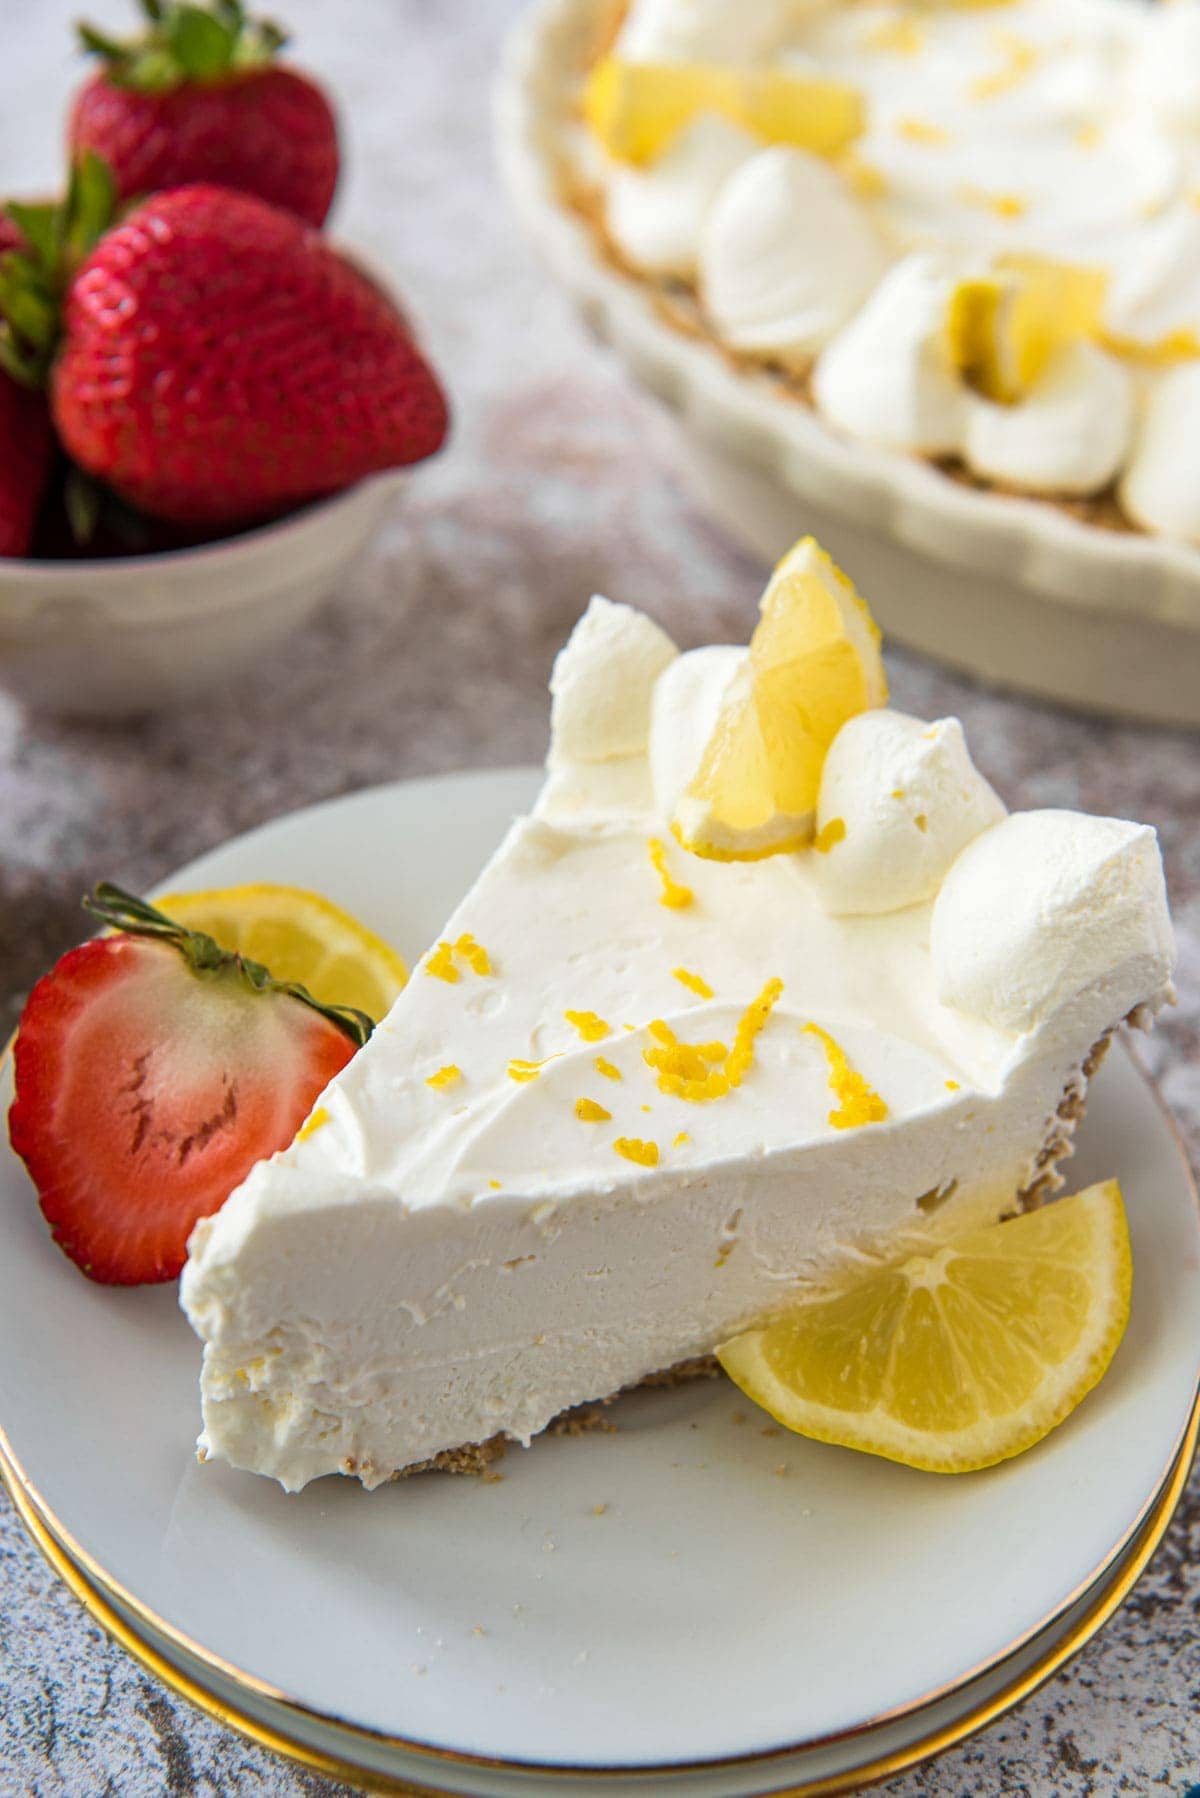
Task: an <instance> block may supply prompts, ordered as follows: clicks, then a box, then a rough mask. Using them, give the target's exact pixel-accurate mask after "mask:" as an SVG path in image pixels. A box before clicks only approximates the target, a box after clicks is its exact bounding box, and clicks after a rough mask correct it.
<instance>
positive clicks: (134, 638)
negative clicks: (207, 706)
mask: <svg viewBox="0 0 1200 1798" xmlns="http://www.w3.org/2000/svg"><path fill="white" fill-rule="evenodd" d="M406 475H407V470H405V469H393V470H389V471H388V472H387V473H386V474H381V475H375V476H373V477H372V478H371V479H369V480H366V481H360V482H359V483H358V484H357V485H356V486H354V487H350V488H347V490H346V491H345V492H344V493H337V494H334V495H333V496H332V497H331V498H329V499H324V500H318V501H316V502H315V503H314V504H312V505H310V506H306V507H305V508H304V510H303V511H300V512H294V513H292V514H291V515H290V516H289V517H287V518H284V519H281V520H280V521H279V522H278V523H276V524H269V525H264V526H263V527H262V528H261V529H259V530H253V531H246V532H244V533H243V534H242V535H241V536H240V537H230V538H227V539H225V540H224V541H222V542H219V543H208V544H204V545H201V546H200V547H199V548H196V549H182V550H172V551H168V552H166V553H164V554H161V555H145V556H122V557H116V558H112V559H109V560H103V561H100V560H97V561H79V562H33V561H21V560H17V559H0V686H3V687H5V688H7V689H8V691H9V692H10V693H13V694H15V695H16V697H17V698H19V699H22V700H24V701H26V702H27V703H28V704H29V705H31V706H38V707H44V708H46V709H49V710H52V711H57V712H67V713H70V714H73V715H75V716H78V717H86V718H119V717H128V716H130V715H132V714H135V713H138V712H147V711H154V710H157V709H159V708H161V707H163V706H168V705H173V704H175V703H177V702H180V701H186V700H189V699H191V698H193V697H194V696H195V695H196V694H198V693H200V692H201V691H203V689H204V688H205V687H211V686H215V685H217V684H218V683H219V682H220V681H222V680H224V679H227V678H228V677H229V676H230V675H231V674H236V673H238V672H239V671H241V670H243V669H245V668H248V667H250V666H251V665H252V664H253V662H254V661H255V660H256V659H257V658H258V656H259V655H260V654H262V652H263V651H264V650H266V649H267V648H268V647H269V645H270V644H272V643H273V642H275V641H276V640H277V639H278V638H279V637H281V636H282V635H283V634H284V633H285V632H286V631H287V630H289V629H290V628H291V627H292V626H293V625H296V624H298V623H299V622H300V620H301V619H302V618H304V617H305V616H306V615H307V614H308V613H309V612H311V611H312V609H313V607H314V606H315V605H316V604H317V603H318V601H319V600H322V599H324V598H325V597H326V596H327V595H328V594H329V593H331V592H332V591H333V590H334V588H335V587H336V586H337V583H338V580H339V578H340V576H341V575H342V573H343V572H344V571H345V569H346V568H347V567H348V565H349V564H350V562H351V561H352V560H353V558H354V557H355V556H356V555H357V553H358V552H359V550H361V549H362V548H363V546H364V544H365V543H366V542H367V541H368V539H369V538H370V537H371V535H372V534H373V532H374V531H375V529H376V526H377V525H378V524H379V522H380V520H381V519H382V517H383V515H384V513H385V511H386V510H387V508H388V506H389V504H390V502H391V499H392V497H393V495H394V493H395V491H396V489H397V487H398V486H399V484H400V483H401V482H402V481H403V480H404V479H405V477H406Z"/></svg>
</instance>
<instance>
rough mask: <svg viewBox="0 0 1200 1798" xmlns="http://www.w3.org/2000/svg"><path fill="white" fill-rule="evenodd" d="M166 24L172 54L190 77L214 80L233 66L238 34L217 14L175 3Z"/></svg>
mask: <svg viewBox="0 0 1200 1798" xmlns="http://www.w3.org/2000/svg"><path fill="white" fill-rule="evenodd" d="M165 25H166V35H167V43H168V45H169V47H170V50H171V54H172V56H173V57H174V58H175V61H176V63H177V64H178V66H179V68H180V70H181V71H182V73H183V75H184V78H185V79H186V80H188V81H211V80H213V78H214V77H215V76H217V75H223V74H224V73H225V72H226V70H227V69H228V68H229V65H230V63H231V62H232V60H233V49H234V44H235V43H236V41H237V36H236V33H235V32H234V31H231V30H230V28H229V26H228V25H227V24H226V23H225V22H224V20H222V19H220V18H218V17H217V15H216V13H213V12H206V11H205V10H204V8H203V7H201V6H187V5H182V6H175V7H173V8H172V9H171V13H170V15H169V16H168V18H167V19H166V21H165Z"/></svg>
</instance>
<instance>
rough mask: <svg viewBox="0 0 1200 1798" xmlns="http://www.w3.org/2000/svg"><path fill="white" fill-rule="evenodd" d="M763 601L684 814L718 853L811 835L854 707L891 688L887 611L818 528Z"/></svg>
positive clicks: (697, 849) (702, 847)
mask: <svg viewBox="0 0 1200 1798" xmlns="http://www.w3.org/2000/svg"><path fill="white" fill-rule="evenodd" d="M759 610H760V612H761V617H760V619H759V622H758V625H757V626H756V628H755V631H754V635H753V637H752V638H751V639H750V652H749V655H748V657H747V659H746V662H745V664H744V666H743V667H742V668H741V669H740V670H739V672H738V674H737V675H736V676H735V677H734V680H733V681H732V682H731V684H730V686H729V688H728V689H727V690H726V693H725V696H724V699H723V700H722V704H721V710H720V713H719V715H718V717H717V721H716V724H715V725H714V727H713V730H712V734H711V736H710V737H709V739H708V742H707V744H706V746H705V748H704V751H703V753H702V755H701V758H700V762H699V766H698V768H697V771H696V775H695V777H694V779H693V780H692V782H691V784H690V785H689V786H688V787H687V788H686V789H685V791H684V793H683V796H682V798H681V799H680V800H679V803H678V805H677V807H676V811H675V817H674V819H673V821H672V828H673V830H674V832H675V835H676V836H677V837H678V839H679V841H680V842H681V843H682V845H683V847H684V848H685V849H690V850H691V851H692V853H693V854H695V855H702V856H707V857H709V858H711V859H714V860H718V861H752V860H756V859H757V858H758V857H760V856H764V855H775V854H778V853H779V852H780V851H781V850H787V849H797V848H801V847H802V846H803V845H804V844H805V843H807V842H809V841H810V840H811V838H812V835H813V828H814V821H815V817H816V807H817V788H818V786H819V784H820V779H821V767H822V764H823V763H824V760H825V755H826V751H827V750H828V748H829V745H830V744H831V743H832V741H833V739H834V737H835V736H836V735H837V733H838V731H839V730H840V729H841V727H842V725H843V724H844V723H845V722H846V720H847V718H851V717H853V716H854V715H855V713H857V712H862V711H865V710H866V709H867V708H868V707H869V706H876V705H882V704H883V703H884V701H885V700H886V698H887V678H886V676H885V674H884V672H883V661H882V659H881V657H880V653H879V642H880V638H879V631H878V629H877V628H876V625H875V621H874V619H873V618H872V617H871V614H870V612H869V611H868V610H867V607H866V605H865V603H864V602H863V600H861V599H860V598H859V596H858V594H857V593H856V592H855V590H854V587H853V585H852V584H851V582H850V581H848V580H847V579H846V576H845V575H844V574H843V573H842V572H841V570H840V569H839V568H836V567H835V566H834V564H833V562H832V561H831V560H830V558H829V557H828V556H827V555H826V554H825V551H824V550H823V549H821V548H819V546H818V545H817V544H816V543H815V542H814V541H813V539H812V538H811V537H805V538H804V539H802V541H801V542H799V543H798V544H796V546H795V548H794V549H791V550H789V552H788V554H787V555H786V556H785V557H784V558H783V560H782V562H780V563H779V565H778V567H777V568H776V569H775V572H774V573H773V574H772V576H771V579H770V581H769V582H768V584H767V589H766V592H765V593H764V594H763V596H762V600H761V601H760V605H759Z"/></svg>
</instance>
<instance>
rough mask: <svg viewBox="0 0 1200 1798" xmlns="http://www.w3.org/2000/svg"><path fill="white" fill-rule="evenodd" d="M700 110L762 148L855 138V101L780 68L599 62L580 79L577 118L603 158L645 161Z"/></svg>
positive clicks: (824, 147)
mask: <svg viewBox="0 0 1200 1798" xmlns="http://www.w3.org/2000/svg"><path fill="white" fill-rule="evenodd" d="M700 112H716V113H720V114H721V115H722V117H724V118H727V119H730V120H732V122H733V123H734V124H735V125H741V126H743V127H744V128H745V129H746V130H747V131H753V132H755V133H756V134H757V135H758V136H759V137H761V138H762V139H763V140H764V141H765V142H766V143H772V144H794V145H797V146H798V147H799V148H800V149H802V150H811V151H813V152H814V154H815V155H818V156H836V155H838V154H839V153H840V152H841V151H842V150H844V149H846V147H847V146H848V145H849V144H851V143H853V141H854V139H855V138H856V137H858V136H860V135H861V133H862V131H863V128H864V125H865V122H866V115H865V112H864V109H863V103H862V96H861V95H860V94H859V93H858V91H857V89H856V88H853V87H848V86H847V85H846V84H845V83H844V82H839V81H826V80H823V79H820V78H818V77H815V76H811V75H793V74H790V73H788V72H787V71H786V70H783V69H722V68H711V67H709V66H707V65H705V64H701V63H642V62H622V61H621V60H620V59H619V58H618V57H615V56H609V57H605V58H604V59H603V61H601V62H598V63H597V64H596V66H595V68H594V69H593V70H592V73H591V75H590V76H589V77H588V81H587V85H586V86H585V88H584V92H583V116H584V118H585V119H586V121H587V123H588V124H589V125H590V127H591V129H592V131H593V132H594V133H595V135H596V136H597V137H598V138H599V140H600V142H601V143H602V144H603V146H604V148H605V149H606V150H607V152H608V154H609V155H610V156H612V157H615V158H616V159H617V160H618V161H620V162H633V163H648V162H653V161H654V160H655V158H656V157H658V156H661V155H662V153H663V151H664V150H665V149H666V148H667V146H668V144H670V142H671V140H672V139H673V138H674V137H676V136H678V134H679V132H680V131H682V130H683V128H684V126H685V125H688V124H690V123H691V121H692V120H693V119H694V118H695V117H696V115H697V113H700Z"/></svg>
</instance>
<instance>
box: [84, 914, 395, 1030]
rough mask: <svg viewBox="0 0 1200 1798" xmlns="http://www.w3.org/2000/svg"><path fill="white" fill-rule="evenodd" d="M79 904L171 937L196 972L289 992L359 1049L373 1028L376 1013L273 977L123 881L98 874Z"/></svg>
mask: <svg viewBox="0 0 1200 1798" xmlns="http://www.w3.org/2000/svg"><path fill="white" fill-rule="evenodd" d="M83 908H84V910H85V911H88V912H90V913H91V914H92V916H93V917H94V918H98V919H99V920H100V922H101V923H102V924H106V925H107V926H108V928H109V929H110V930H124V931H126V932H127V933H128V934H129V935H130V936H149V937H157V938H159V940H160V941H163V942H167V943H170V944H171V945H172V946H173V947H174V948H176V949H178V950H179V952H180V954H181V955H182V956H183V957H184V959H185V961H186V962H187V963H188V966H189V967H191V968H194V969H195V970H196V972H197V973H200V974H203V973H211V972H215V971H217V970H219V969H229V970H231V971H234V972H236V974H237V975H238V976H240V978H241V979H242V980H243V981H244V982H245V984H246V985H247V986H248V987H250V989H251V990H252V991H253V992H256V993H286V994H287V995H288V996H289V998H292V999H298V1000H299V1001H300V1003H301V1005H307V1006H308V1007H309V1008H310V1010H312V1011H316V1012H319V1013H320V1014H321V1016H322V1017H323V1018H327V1019H328V1020H329V1022H330V1023H331V1024H336V1026H337V1028H338V1029H339V1030H340V1031H342V1033H343V1035H345V1036H348V1037H349V1038H350V1040H351V1042H352V1043H354V1044H356V1045H357V1047H358V1048H360V1049H361V1048H362V1046H363V1044H364V1043H365V1042H366V1041H367V1040H368V1038H369V1037H370V1035H371V1032H372V1031H373V1030H374V1028H375V1022H374V1019H372V1018H369V1017H368V1016H367V1014H366V1012H365V1011H358V1010H356V1008H355V1007H354V1006H352V1005H323V1004H322V1003H321V1001H320V1000H319V999H314V998H313V996H312V994H311V993H310V992H309V990H308V988H307V987H305V986H301V984H300V982H299V981H297V980H276V979H275V977H274V975H273V974H272V973H271V971H270V969H269V968H264V967H263V965H262V963H261V962H258V961H250V960H249V959H248V958H247V957H246V956H244V955H231V954H230V953H229V951H228V950H227V949H222V948H221V946H220V944H219V943H217V942H216V941H214V939H213V938H212V937H211V936H208V935H206V934H205V932H204V931H202V930H188V929H186V928H185V927H184V926H183V925H182V924H176V923H175V921H174V919H172V918H168V917H167V915H166V913H165V912H161V911H159V910H158V908H157V907H156V906H153V905H151V904H149V902H148V901H147V900H145V899H139V898H138V897H137V896H136V894H134V893H127V892H126V891H125V889H124V888H123V887H119V886H114V885H113V883H112V882H111V881H110V880H102V881H101V882H100V883H99V885H98V886H97V887H96V888H95V890H94V891H93V892H92V893H90V894H88V896H87V897H86V898H85V899H84V901H83Z"/></svg>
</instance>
